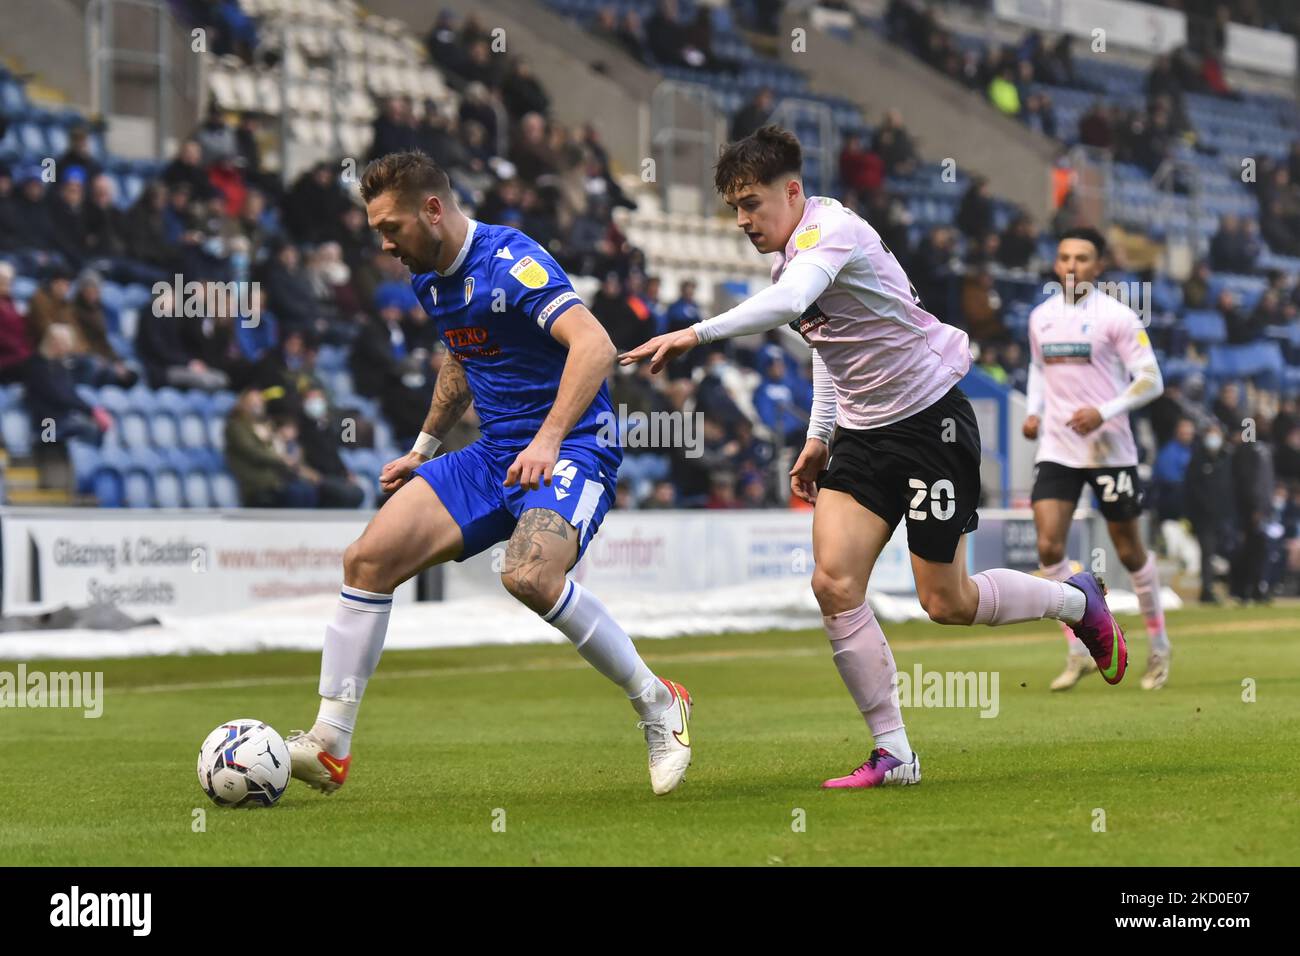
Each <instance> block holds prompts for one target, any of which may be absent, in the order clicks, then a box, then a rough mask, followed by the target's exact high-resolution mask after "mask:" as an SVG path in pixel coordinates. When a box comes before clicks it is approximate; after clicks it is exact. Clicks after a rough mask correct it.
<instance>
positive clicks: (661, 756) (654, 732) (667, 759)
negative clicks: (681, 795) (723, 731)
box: [637, 680, 692, 794]
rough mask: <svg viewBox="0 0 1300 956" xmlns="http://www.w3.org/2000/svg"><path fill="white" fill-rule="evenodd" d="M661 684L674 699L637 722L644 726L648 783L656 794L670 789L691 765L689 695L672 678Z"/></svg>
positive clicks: (678, 781)
mask: <svg viewBox="0 0 1300 956" xmlns="http://www.w3.org/2000/svg"><path fill="white" fill-rule="evenodd" d="M664 684H665V685H667V687H668V689H669V690H670V691H672V693H673V702H672V703H671V704H669V705H668V706H667V707H666V708H664V711H663V713H661V714H659V716H657V717H652V718H650V719H649V720H642V721H638V722H637V727H639V728H642V729H644V730H645V744H646V748H647V749H648V750H649V751H650V786H651V787H652V788H653V789H654V792H655V793H656V794H664V793H669V792H671V791H672V790H673V789H674V788H675V787H676V786H677V785H678V784H679V783H681V782H682V777H684V776H685V775H686V768H687V767H689V766H690V765H691V724H690V721H691V706H692V701H691V695H690V694H689V693H688V692H687V690H686V688H685V687H683V686H682V685H681V684H678V683H677V682H675V681H670V680H666V681H664Z"/></svg>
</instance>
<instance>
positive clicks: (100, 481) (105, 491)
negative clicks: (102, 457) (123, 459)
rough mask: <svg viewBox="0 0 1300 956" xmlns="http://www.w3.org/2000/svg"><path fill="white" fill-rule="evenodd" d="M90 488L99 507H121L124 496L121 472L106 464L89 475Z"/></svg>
mask: <svg viewBox="0 0 1300 956" xmlns="http://www.w3.org/2000/svg"><path fill="white" fill-rule="evenodd" d="M90 490H91V493H92V494H93V495H94V496H95V499H96V500H97V501H98V502H99V506H100V507H101V508H121V507H122V505H123V503H124V499H125V497H126V493H125V482H124V481H123V480H122V473H121V472H120V471H118V470H117V469H116V468H112V467H109V466H106V465H101V466H100V467H99V468H98V469H96V470H95V473H94V474H93V475H92V476H91V479H90Z"/></svg>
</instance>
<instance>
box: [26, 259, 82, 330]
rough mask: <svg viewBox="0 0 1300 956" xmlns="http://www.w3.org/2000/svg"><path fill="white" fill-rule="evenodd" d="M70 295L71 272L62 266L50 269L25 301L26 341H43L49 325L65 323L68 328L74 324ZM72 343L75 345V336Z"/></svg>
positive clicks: (74, 318)
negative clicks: (28, 299)
mask: <svg viewBox="0 0 1300 956" xmlns="http://www.w3.org/2000/svg"><path fill="white" fill-rule="evenodd" d="M71 296H72V273H71V272H70V271H69V270H67V269H63V268H55V269H53V270H51V272H50V273H49V275H48V276H47V277H46V279H45V281H44V282H42V283H41V286H40V288H38V289H37V290H36V292H35V294H34V295H33V296H32V298H31V301H30V302H28V303H27V341H28V342H31V343H37V344H38V343H40V342H42V341H44V339H45V333H46V331H48V330H49V327H50V326H51V325H66V326H68V328H69V329H72V328H73V327H74V326H75V324H76V317H75V316H74V315H73V311H72V302H71V301H70V299H71ZM73 345H74V346H75V345H76V341H75V338H74V341H73Z"/></svg>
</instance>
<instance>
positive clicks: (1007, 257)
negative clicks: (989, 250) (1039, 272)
mask: <svg viewBox="0 0 1300 956" xmlns="http://www.w3.org/2000/svg"><path fill="white" fill-rule="evenodd" d="M1037 255H1038V230H1037V229H1035V228H1034V221H1033V220H1032V219H1030V218H1029V217H1028V216H1027V215H1025V214H1024V213H1019V214H1017V215H1016V217H1015V218H1014V219H1012V220H1011V223H1010V224H1009V225H1008V226H1007V228H1006V231H1005V232H1004V233H1002V236H1001V239H1000V240H999V241H998V252H997V261H998V263H999V264H1000V265H1002V266H1004V267H1005V268H1007V269H1032V268H1034V267H1035V266H1036V265H1037V263H1036V261H1035V260H1036V257H1037Z"/></svg>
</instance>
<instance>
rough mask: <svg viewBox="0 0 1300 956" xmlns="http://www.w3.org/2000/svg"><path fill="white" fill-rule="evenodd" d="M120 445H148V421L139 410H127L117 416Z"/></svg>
mask: <svg viewBox="0 0 1300 956" xmlns="http://www.w3.org/2000/svg"><path fill="white" fill-rule="evenodd" d="M117 427H118V428H119V429H120V430H121V433H122V435H121V438H122V445H123V446H124V447H126V448H148V447H149V422H148V420H147V419H146V418H145V417H144V415H143V414H141V413H140V412H127V413H126V414H125V415H119V416H118V418H117Z"/></svg>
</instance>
